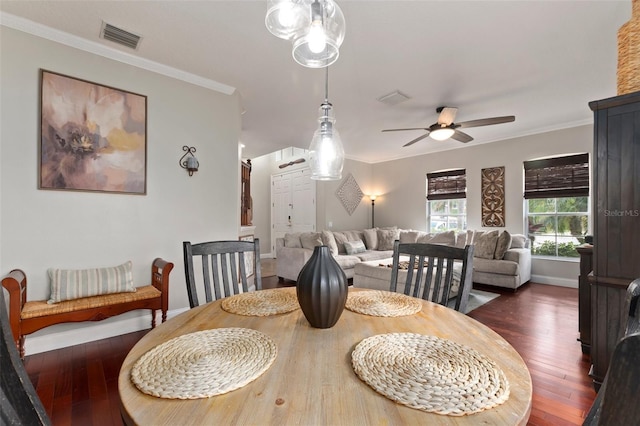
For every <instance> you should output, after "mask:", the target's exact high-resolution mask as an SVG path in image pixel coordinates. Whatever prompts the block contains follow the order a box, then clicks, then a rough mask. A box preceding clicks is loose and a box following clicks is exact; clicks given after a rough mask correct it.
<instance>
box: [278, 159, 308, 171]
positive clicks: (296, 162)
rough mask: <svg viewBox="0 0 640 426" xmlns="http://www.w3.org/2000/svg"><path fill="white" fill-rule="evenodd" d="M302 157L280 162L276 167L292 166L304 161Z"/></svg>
mask: <svg viewBox="0 0 640 426" xmlns="http://www.w3.org/2000/svg"><path fill="white" fill-rule="evenodd" d="M305 161H306V160H305V159H304V158H298V159H297V160H293V161H289V162H288V163H284V164H280V165H279V166H278V167H279V168H281V169H284V168H285V167H289V166H293V165H294V164H300V163H304V162H305Z"/></svg>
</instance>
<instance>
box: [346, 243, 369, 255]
mask: <svg viewBox="0 0 640 426" xmlns="http://www.w3.org/2000/svg"><path fill="white" fill-rule="evenodd" d="M344 249H345V251H346V252H347V254H358V253H364V252H365V251H366V250H367V249H366V247H365V246H364V242H363V241H362V240H358V241H347V242H346V243H344Z"/></svg>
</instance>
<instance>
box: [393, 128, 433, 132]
mask: <svg viewBox="0 0 640 426" xmlns="http://www.w3.org/2000/svg"><path fill="white" fill-rule="evenodd" d="M403 130H429V129H428V128H427V127H411V128H407V129H384V130H383V132H400V131H403Z"/></svg>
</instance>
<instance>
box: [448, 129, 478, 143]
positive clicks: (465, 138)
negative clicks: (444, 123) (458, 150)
mask: <svg viewBox="0 0 640 426" xmlns="http://www.w3.org/2000/svg"><path fill="white" fill-rule="evenodd" d="M451 139H455V140H457V141H458V142H462V143H467V142H471V141H472V140H473V138H472V137H471V136H469V135H468V134H466V133H464V132H461V131H460V130H456V131H455V133H454V134H453V135H452V136H451Z"/></svg>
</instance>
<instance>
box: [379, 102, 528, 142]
mask: <svg viewBox="0 0 640 426" xmlns="http://www.w3.org/2000/svg"><path fill="white" fill-rule="evenodd" d="M436 112H437V113H438V114H439V115H438V122H437V123H434V124H432V125H431V126H429V127H411V128H405V129H384V130H383V132H398V131H405V130H425V131H426V132H427V133H425V134H424V135H422V136H418V137H417V138H415V139H413V140H412V141H409V142H407V143H406V144H404V145H403V146H409V145H413V144H414V143H416V142H419V141H421V140H422V139H424V138H426V137H427V136H429V137H430V138H432V139H435V140H437V141H444V140H447V139H449V138H451V139H455V140H457V141H458V142H462V143H467V142H471V141H472V140H473V138H472V137H471V136H469V135H468V134H466V133H464V132H461V131H460V130H458V129H460V128H467V127H480V126H490V125H493V124H501V123H510V122H512V121H515V119H516V117H515V116H513V115H506V116H503V117H491V118H481V119H478V120H470V121H463V122H460V123H454V121H453V120H455V118H456V114H457V112H458V108H453V107H445V106H442V107H438V108H436Z"/></svg>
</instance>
